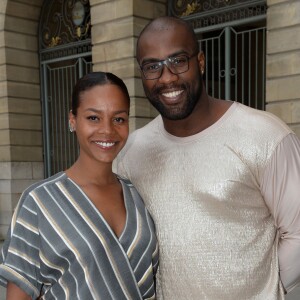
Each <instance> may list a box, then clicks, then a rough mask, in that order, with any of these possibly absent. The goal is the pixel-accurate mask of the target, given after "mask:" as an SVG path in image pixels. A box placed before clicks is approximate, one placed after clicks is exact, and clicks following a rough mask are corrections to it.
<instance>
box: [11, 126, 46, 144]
mask: <svg viewBox="0 0 300 300" xmlns="http://www.w3.org/2000/svg"><path fill="white" fill-rule="evenodd" d="M10 142H11V144H12V145H19V146H22V145H24V146H42V145H43V135H42V131H41V128H40V129H39V131H33V130H24V129H20V130H15V129H11V130H10Z"/></svg>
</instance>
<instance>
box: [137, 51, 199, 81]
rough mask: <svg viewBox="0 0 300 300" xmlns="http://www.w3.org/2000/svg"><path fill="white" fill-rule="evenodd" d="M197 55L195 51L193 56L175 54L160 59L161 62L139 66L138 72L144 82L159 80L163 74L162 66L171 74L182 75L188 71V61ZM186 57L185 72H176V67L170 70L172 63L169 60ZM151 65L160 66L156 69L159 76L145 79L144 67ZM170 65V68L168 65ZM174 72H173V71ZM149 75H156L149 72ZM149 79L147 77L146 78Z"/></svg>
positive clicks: (197, 52)
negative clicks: (140, 73) (139, 71)
mask: <svg viewBox="0 0 300 300" xmlns="http://www.w3.org/2000/svg"><path fill="white" fill-rule="evenodd" d="M198 54H199V51H196V52H194V53H193V54H191V55H190V56H189V55H187V54H185V53H182V54H177V55H174V56H170V57H167V58H166V59H162V60H157V61H153V62H146V63H145V64H143V65H140V70H141V72H142V74H143V76H144V78H145V79H146V80H155V79H159V78H160V77H161V75H162V72H163V68H164V65H165V66H166V67H167V68H168V70H169V71H170V72H171V73H172V74H175V75H177V74H182V73H185V72H187V71H188V70H189V62H190V59H191V58H193V57H194V56H196V55H198ZM183 56H184V57H186V70H183V71H177V70H176V66H175V67H174V66H173V68H172V61H171V60H174V59H176V58H177V57H183ZM151 63H157V64H159V65H160V68H159V69H157V73H158V71H159V76H156V77H154V78H147V75H146V74H145V72H144V67H145V66H146V65H148V64H151ZM169 64H171V66H170V65H169ZM174 68H175V69H174ZM174 70H175V71H174ZM150 74H156V72H152V73H151V72H150ZM148 77H149V76H148Z"/></svg>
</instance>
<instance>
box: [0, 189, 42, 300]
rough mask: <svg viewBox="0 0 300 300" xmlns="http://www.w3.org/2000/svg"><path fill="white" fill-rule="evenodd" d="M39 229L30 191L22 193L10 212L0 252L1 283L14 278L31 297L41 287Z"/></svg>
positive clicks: (35, 295) (11, 280)
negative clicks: (13, 210) (5, 235)
mask: <svg viewBox="0 0 300 300" xmlns="http://www.w3.org/2000/svg"><path fill="white" fill-rule="evenodd" d="M39 274H40V262H39V230H38V218H37V210H36V205H35V203H34V200H33V199H32V198H31V197H30V195H29V194H26V195H24V194H23V195H22V196H21V198H20V200H19V204H18V206H17V208H16V210H15V212H14V214H13V217H12V221H11V224H10V227H9V229H8V232H7V237H6V240H5V242H4V244H3V247H2V250H1V256H0V284H1V285H3V286H5V287H6V285H7V282H9V281H10V282H13V283H14V284H16V285H17V286H18V287H19V288H21V289H22V290H23V291H24V292H26V293H27V294H28V295H29V296H31V297H32V298H33V299H36V298H37V297H38V296H39V293H40V289H41V287H42V285H41V281H40V280H39Z"/></svg>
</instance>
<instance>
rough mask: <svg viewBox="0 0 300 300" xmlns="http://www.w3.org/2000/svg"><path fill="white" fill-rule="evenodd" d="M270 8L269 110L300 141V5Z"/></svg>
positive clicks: (273, 1)
mask: <svg viewBox="0 0 300 300" xmlns="http://www.w3.org/2000/svg"><path fill="white" fill-rule="evenodd" d="M267 4H268V11H267V29H268V32H267V83H266V101H267V106H266V110H267V111H270V112H272V113H274V114H276V115H277V116H278V117H280V118H281V119H282V120H283V121H285V122H286V123H287V124H288V125H289V126H290V127H291V128H292V129H293V130H294V131H295V132H296V134H297V135H298V136H299V137H300V1H299V0H294V1H293V0H268V1H267Z"/></svg>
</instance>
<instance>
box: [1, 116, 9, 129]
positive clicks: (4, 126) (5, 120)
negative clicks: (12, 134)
mask: <svg viewBox="0 0 300 300" xmlns="http://www.w3.org/2000/svg"><path fill="white" fill-rule="evenodd" d="M0 128H1V129H2V130H3V129H8V128H9V115H8V114H5V113H4V114H0Z"/></svg>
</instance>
